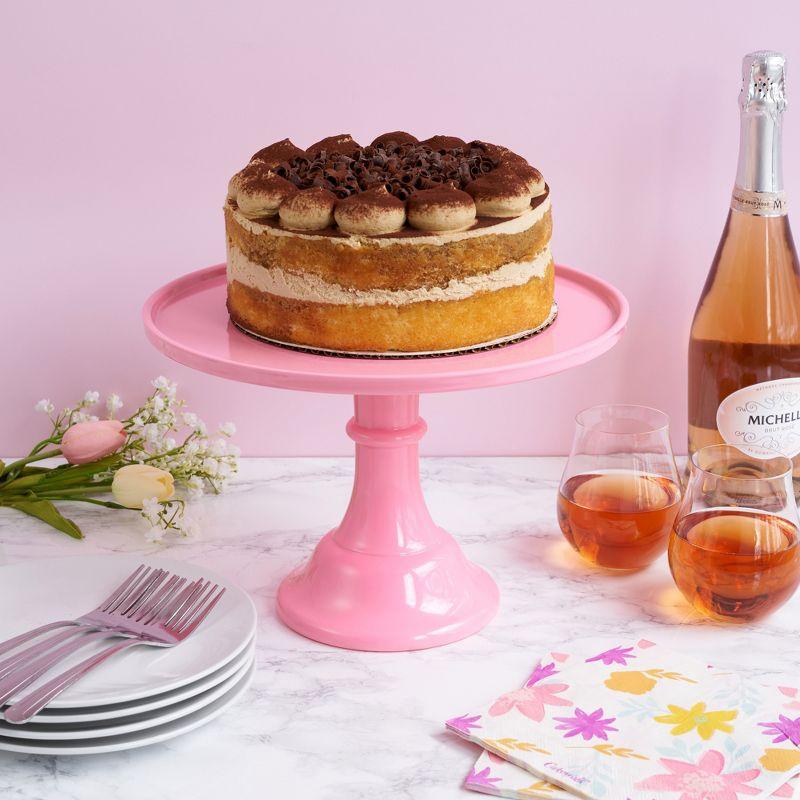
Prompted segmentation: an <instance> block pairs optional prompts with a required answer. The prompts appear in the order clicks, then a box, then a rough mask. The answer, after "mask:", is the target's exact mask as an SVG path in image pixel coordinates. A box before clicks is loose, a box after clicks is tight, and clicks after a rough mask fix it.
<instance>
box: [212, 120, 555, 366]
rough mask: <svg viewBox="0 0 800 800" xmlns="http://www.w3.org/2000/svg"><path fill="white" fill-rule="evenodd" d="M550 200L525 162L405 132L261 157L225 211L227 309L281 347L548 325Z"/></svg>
mask: <svg viewBox="0 0 800 800" xmlns="http://www.w3.org/2000/svg"><path fill="white" fill-rule="evenodd" d="M548 195H549V190H548V188H547V186H546V185H545V182H544V180H543V178H542V175H541V173H540V172H538V170H536V169H534V168H533V167H531V166H530V165H529V164H528V162H527V161H526V160H525V159H524V158H522V157H521V156H519V155H516V154H515V153H512V152H511V151H510V150H508V149H507V148H504V147H500V146H498V145H493V144H487V143H486V142H480V141H474V142H469V143H467V142H464V141H463V140H462V139H459V138H457V137H455V136H434V137H432V138H430V139H426V140H424V141H418V140H417V139H416V138H415V137H414V136H412V135H410V134H408V133H403V132H401V131H397V132H394V133H385V134H383V135H382V136H379V137H378V138H377V139H375V141H373V142H372V144H370V145H369V146H362V145H360V144H358V143H357V142H355V141H353V138H352V137H351V136H349V135H340V136H332V137H330V138H327V139H323V140H322V141H320V142H317V143H316V144H314V145H311V147H309V148H307V149H306V150H301V149H300V148H299V147H296V146H295V145H293V144H292V143H291V142H290V141H289V140H288V139H284V140H283V141H282V142H276V143H275V144H272V145H270V146H269V147H265V148H264V149H263V150H259V151H258V152H257V153H256V154H255V155H254V156H253V157H252V159H250V163H249V164H248V165H247V166H246V167H245V168H244V169H243V170H241V172H238V173H237V174H236V175H234V176H233V178H232V179H231V181H230V185H229V187H228V200H227V203H226V205H225V227H226V231H227V239H228V311H229V312H230V316H231V319H232V320H233V321H234V323H235V324H236V325H237V326H239V327H240V328H242V329H243V330H245V331H247V332H249V333H252V334H255V335H257V336H260V337H263V338H266V339H270V340H272V341H276V342H280V343H284V344H289V345H295V346H300V347H305V348H310V349H315V350H328V351H338V352H344V353H367V354H369V353H375V354H387V353H425V352H437V351H451V350H459V349H464V348H473V347H479V346H481V345H486V344H490V343H495V342H497V341H507V340H512V339H513V338H514V337H517V336H524V335H527V334H529V333H530V332H531V331H533V330H535V329H537V328H539V327H541V326H542V325H543V324H544V323H546V322H547V321H548V320H549V319H551V317H552V311H553V259H552V256H551V255H550V246H549V245H550V234H551V230H552V222H551V216H550V200H549V196H548Z"/></svg>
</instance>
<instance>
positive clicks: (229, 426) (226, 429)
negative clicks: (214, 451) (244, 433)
mask: <svg viewBox="0 0 800 800" xmlns="http://www.w3.org/2000/svg"><path fill="white" fill-rule="evenodd" d="M219 432H220V433H221V434H222V435H223V436H233V435H234V434H235V433H236V426H235V425H234V424H233V423H232V422H223V423H222V425H220V426H219Z"/></svg>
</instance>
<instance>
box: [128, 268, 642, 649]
mask: <svg viewBox="0 0 800 800" xmlns="http://www.w3.org/2000/svg"><path fill="white" fill-rule="evenodd" d="M225 292H226V277H225V265H224V264H221V265H218V266H214V267H209V268H207V269H203V270H199V271H197V272H193V273H190V274H189V275H185V276H184V277H182V278H179V279H178V280H175V281H172V282H171V283H169V284H167V285H166V286H164V287H162V288H161V289H159V290H158V291H157V292H155V294H153V295H152V296H151V297H150V299H149V300H148V301H147V303H146V304H145V307H144V312H143V314H144V324H145V330H146V333H147V336H148V338H149V339H150V341H151V342H152V343H153V344H154V345H155V346H156V347H157V348H158V349H159V350H160V351H161V352H162V353H164V354H165V355H166V356H168V357H169V358H171V359H173V360H175V361H178V362H180V363H182V364H186V365H188V366H189V367H193V368H194V369H198V370H202V371H203V372H209V373H211V374H213V375H219V376H221V377H223V378H229V379H231V380H237V381H242V382H246V383H254V384H260V385H262V386H273V387H279V388H283V389H295V390H298V391H310V392H326V393H339V394H345V393H346V394H353V395H354V396H355V414H354V416H353V418H352V419H351V420H350V421H349V422H348V424H347V433H348V435H349V436H350V438H351V439H353V441H354V442H355V451H356V469H355V482H354V486H353V494H352V497H351V499H350V505H349V506H348V508H347V512H346V513H345V516H344V519H343V520H342V522H341V524H340V525H339V526H338V527H337V528H334V529H333V530H332V531H331V532H330V533H328V534H327V535H326V536H324V537H323V538H322V540H321V541H320V543H319V544H318V545H317V548H316V549H315V551H314V553H313V554H312V556H311V558H310V560H309V561H308V563H307V564H305V565H304V566H302V567H299V568H298V569H297V570H295V571H294V572H293V573H291V574H290V575H289V576H287V577H286V578H285V579H284V580H283V582H282V583H281V585H280V588H279V589H278V614H279V615H280V617H281V619H282V620H283V621H284V622H285V623H286V624H287V625H288V626H289V627H290V628H293V629H294V630H295V631H297V632H298V633H301V634H303V635H304V636H307V637H309V638H311V639H315V640H317V641H320V642H325V643H326V644H332V645H336V646H338V647H347V648H351V649H356V650H384V651H396V650H416V649H421V648H425V647H435V646H437V645H442V644H447V643H448V642H454V641H457V640H458V639H462V638H464V637H465V636H469V635H470V634H472V633H475V632H477V631H479V630H480V629H481V628H482V627H483V626H484V625H486V623H487V622H489V620H490V619H491V618H492V617H493V616H494V614H495V612H496V610H497V605H498V590H497V586H496V585H495V583H494V581H493V580H492V579H491V577H489V575H488V574H487V573H486V572H485V571H484V570H483V569H481V568H480V567H478V566H476V565H475V564H472V563H471V562H470V561H468V560H467V559H466V557H465V556H464V554H463V552H462V551H461V549H460V548H459V546H458V544H457V543H456V541H455V540H454V539H453V537H452V536H450V534H448V533H447V532H446V531H444V530H442V529H441V528H440V527H438V526H437V525H436V524H435V522H434V521H433V519H431V516H430V513H429V512H428V509H427V506H426V505H425V500H424V498H423V495H422V489H421V487H420V481H419V453H418V442H419V440H420V439H421V438H422V437H423V436H424V434H425V430H426V425H425V422H424V421H423V420H422V419H421V418H420V416H419V395H420V394H421V393H425V392H450V391H456V390H459V389H476V388H481V387H487V386H500V385H504V384H508V383H515V382H518V381H524V380H530V379H533V378H539V377H543V376H545V375H551V374H553V373H556V372H560V371H562V370H566V369H569V368H570V367H574V366H577V365H579V364H582V363H585V362H587V361H590V360H591V359H593V358H596V357H597V356H599V355H601V354H602V353H604V352H606V351H607V350H609V349H610V348H611V347H612V346H613V345H614V344H615V343H616V342H617V341H618V340H619V338H620V336H621V335H622V332H623V330H624V328H625V324H626V322H627V318H628V304H627V302H626V300H625V298H624V297H623V295H622V294H621V293H620V292H619V291H617V290H616V289H615V288H614V287H612V286H610V285H609V284H607V283H605V282H604V281H601V280H600V279H598V278H594V277H591V276H589V275H586V274H585V273H582V272H580V271H578V270H575V269H571V268H568V267H557V268H556V299H557V300H558V304H559V316H558V319H557V321H556V322H555V323H554V325H553V326H552V327H550V328H549V329H547V330H546V331H544V332H542V333H541V334H538V335H537V336H534V337H533V338H531V339H527V340H525V341H522V342H519V343H517V344H513V345H507V346H505V347H502V348H498V349H495V350H486V351H482V352H476V353H470V354H465V355H454V356H447V357H433V358H415V359H356V358H342V357H336V356H322V355H314V354H311V353H305V352H300V351H294V350H290V349H287V348H283V347H278V346H275V345H270V344H266V343H264V342H261V341H257V340H255V339H253V338H251V337H249V336H247V335H245V334H244V333H242V332H240V331H239V330H237V329H236V328H235V327H234V326H233V325H232V324H231V323H230V321H229V319H228V315H227V312H226V309H225Z"/></svg>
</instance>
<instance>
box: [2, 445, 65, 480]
mask: <svg viewBox="0 0 800 800" xmlns="http://www.w3.org/2000/svg"><path fill="white" fill-rule="evenodd" d="M60 455H61V449H60V448H56V449H55V450H45V451H44V453H36V454H34V455H30V456H26V457H25V458H20V459H18V460H17V461H12V462H11V463H10V464H7V465H6V467H5V468H4V469H3V471H2V472H0V480H2V478H3V476H4V475H9V474H11V473H12V472H15V471H16V470H18V469H21V468H22V467H24V466H25V465H26V464H30V463H32V462H34V461H42V460H43V459H45V458H52V457H53V456H60Z"/></svg>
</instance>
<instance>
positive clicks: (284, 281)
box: [228, 246, 553, 306]
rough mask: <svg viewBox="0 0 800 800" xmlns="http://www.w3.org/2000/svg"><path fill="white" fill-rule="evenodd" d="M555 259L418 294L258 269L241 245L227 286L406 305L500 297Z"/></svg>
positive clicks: (232, 251)
mask: <svg viewBox="0 0 800 800" xmlns="http://www.w3.org/2000/svg"><path fill="white" fill-rule="evenodd" d="M552 260H553V257H552V255H551V254H550V247H549V246H547V247H545V248H544V249H543V250H541V251H540V252H539V253H537V255H536V256H535V257H534V258H533V259H532V260H531V261H514V262H511V263H509V264H503V266H502V267H498V268H497V269H495V270H493V271H492V272H483V273H481V274H479V275H469V276H467V277H466V278H458V279H456V278H454V279H453V280H451V281H450V283H448V284H447V286H422V287H419V288H417V289H369V290H365V289H351V288H347V287H345V286H340V285H339V284H338V283H328V281H325V280H323V279H322V278H320V277H319V276H318V275H312V274H310V273H302V274H297V273H294V272H288V271H286V270H283V269H280V268H279V267H264V266H262V265H261V264H256V263H255V262H253V261H250V259H248V258H247V256H245V255H244V253H242V251H241V250H240V249H239V248H238V247H236V246H230V247H229V248H228V282H231V281H238V282H239V283H243V284H244V285H245V286H249V287H250V288H251V289H256V290H258V291H260V292H268V293H269V294H274V295H277V296H278V297H286V298H289V299H291V300H305V301H307V302H312V303H331V304H333V305H356V306H378V305H390V306H404V305H408V304H409V303H421V302H423V301H426V300H434V301H447V300H464V299H466V298H467V297H471V296H472V295H474V294H478V293H479V292H496V291H497V290H498V289H505V288H507V287H509V286H521V285H522V284H524V283H527V282H528V281H529V280H531V278H541V277H542V276H543V275H544V274H545V272H546V271H547V267H548V265H549V264H550V262H551V261H552Z"/></svg>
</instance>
